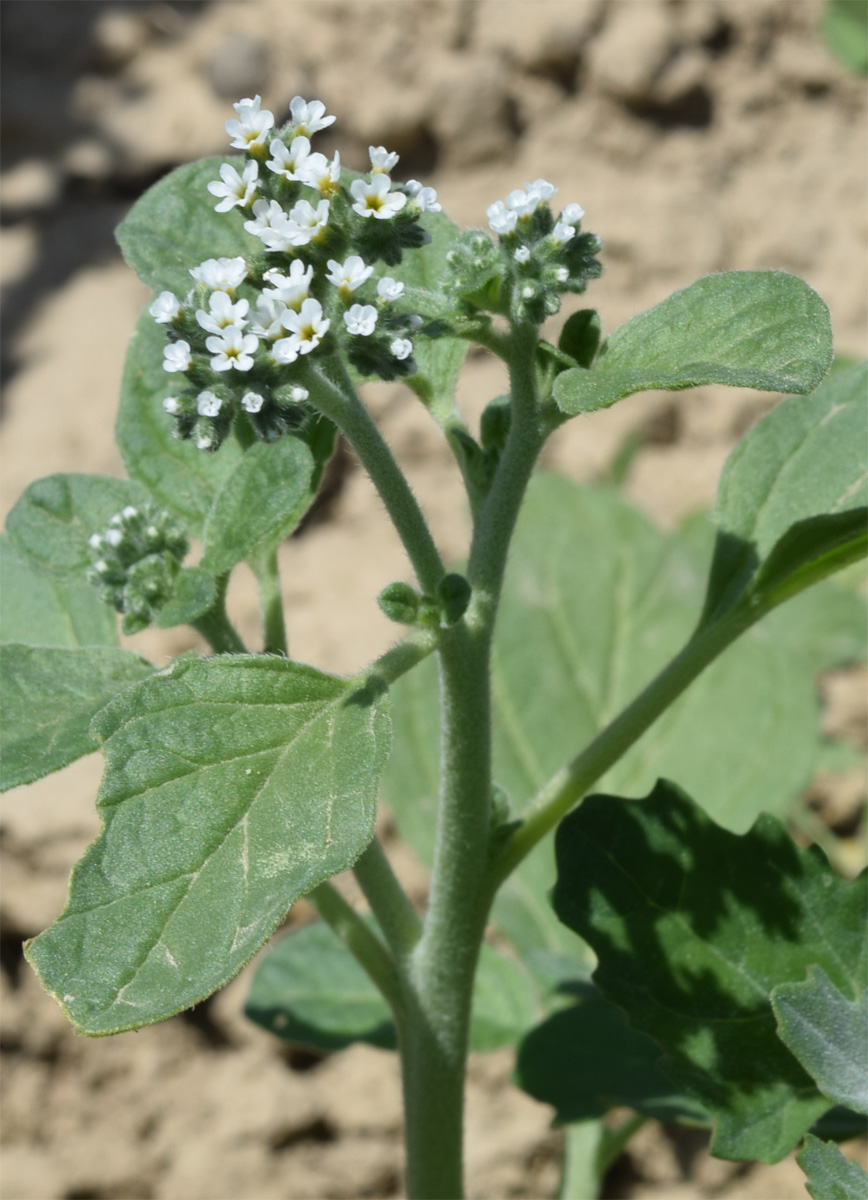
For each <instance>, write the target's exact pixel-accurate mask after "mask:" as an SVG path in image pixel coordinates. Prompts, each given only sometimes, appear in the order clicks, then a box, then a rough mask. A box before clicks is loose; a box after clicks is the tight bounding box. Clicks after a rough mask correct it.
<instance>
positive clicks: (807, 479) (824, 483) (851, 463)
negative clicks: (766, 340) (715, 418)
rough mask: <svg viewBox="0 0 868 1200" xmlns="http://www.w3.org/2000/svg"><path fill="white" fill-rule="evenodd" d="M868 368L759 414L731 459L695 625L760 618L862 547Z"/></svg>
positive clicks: (867, 512)
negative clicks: (738, 615)
mask: <svg viewBox="0 0 868 1200" xmlns="http://www.w3.org/2000/svg"><path fill="white" fill-rule="evenodd" d="M866 445H868V363H862V364H860V365H859V366H856V367H851V368H848V369H846V370H841V371H836V372H834V373H833V374H832V375H830V377H829V378H828V379H827V380H826V382H825V383H823V385H822V386H821V387H819V388H818V389H817V390H816V392H814V393H813V395H811V396H805V397H802V396H791V397H789V398H788V399H786V400H784V401H783V402H782V403H781V404H779V405H778V406H777V407H776V408H774V409H772V411H771V412H770V413H767V414H766V416H764V417H763V418H762V419H761V420H760V421H758V422H757V423H756V425H754V426H753V428H752V429H751V430H749V432H748V433H747V434H746V435H745V436H744V438H742V440H741V442H740V443H739V444H738V446H737V447H736V448H735V450H734V451H733V452H732V454H731V455H730V456H729V459H728V460H727V463H726V466H725V467H724V470H723V475H722V476H721V480H720V486H719V488H718V493H717V501H716V503H715V510H714V521H715V524H716V525H717V528H718V537H717V544H716V546H715V551H714V559H713V562H712V566H711V575H710V578H709V584H708V594H707V597H706V602H705V612H704V615H703V619H704V620H706V621H708V620H712V619H714V618H715V617H718V616H720V615H722V614H723V613H724V612H727V611H729V610H730V609H732V608H733V606H734V605H735V604H737V603H739V602H740V601H743V602H744V603H748V604H750V605H751V607H752V609H754V610H757V609H759V610H760V611H762V610H767V609H769V608H772V607H774V605H776V604H780V603H781V601H782V600H785V599H787V598H788V597H789V596H791V595H793V594H794V593H795V592H798V591H800V590H801V589H802V588H804V587H807V586H808V585H809V584H811V583H814V582H816V580H818V579H822V578H823V577H824V576H825V575H828V574H829V573H831V572H832V571H836V570H838V569H839V568H840V567H841V566H843V565H846V563H848V562H853V561H855V560H856V559H857V558H860V557H862V556H863V555H864V554H865V552H866V547H868V462H866V457H868V456H866Z"/></svg>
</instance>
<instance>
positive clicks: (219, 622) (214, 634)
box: [192, 571, 247, 654]
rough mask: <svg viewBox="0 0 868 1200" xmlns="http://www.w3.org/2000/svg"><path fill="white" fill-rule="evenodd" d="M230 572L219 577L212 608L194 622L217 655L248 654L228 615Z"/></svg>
mask: <svg viewBox="0 0 868 1200" xmlns="http://www.w3.org/2000/svg"><path fill="white" fill-rule="evenodd" d="M228 582H229V572H228V571H227V572H226V574H225V575H220V576H218V579H217V599H216V600H215V601H214V605H213V607H212V608H210V609H209V610H208V612H206V613H203V614H202V616H201V617H199V618H198V620H196V621H193V622H192V624H193V628H194V629H196V630H197V631H198V632H199V633H201V634H202V637H204V638H205V639H206V640H207V641H208V643H209V644H210V646H211V649H212V650H213V651H214V653H215V654H246V653H247V647H246V646H245V645H244V643H243V642H242V640H241V638H240V637H239V636H238V634H237V633H236V631H235V628H234V626H233V625H232V623H231V621H230V620H229V618H228V617H227V615H226V585H227V584H228Z"/></svg>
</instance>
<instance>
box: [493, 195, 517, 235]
mask: <svg viewBox="0 0 868 1200" xmlns="http://www.w3.org/2000/svg"><path fill="white" fill-rule="evenodd" d="M485 212H486V216H487V217H488V227H489V229H490V230H491V231H492V233H497V234H500V236H501V237H503V236H504V234H507V233H512V231H513V230H514V229H515V227H516V225H517V223H518V214H517V213H515V212H513V211H512V210H511V209H508V208H507V207H506V205H505V204H504V203H503V201H502V200H495V202H494V203H493V204H489V206H488V208H487V209H486V210H485Z"/></svg>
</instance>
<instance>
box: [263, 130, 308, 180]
mask: <svg viewBox="0 0 868 1200" xmlns="http://www.w3.org/2000/svg"><path fill="white" fill-rule="evenodd" d="M268 148H269V150H270V151H271V158H270V159H269V160H268V162H267V163H266V164H265V165H266V166H267V167H269V168H270V169H271V170H272V171H273V172H274V173H275V175H282V176H283V178H284V179H287V180H290V181H292V180H293V179H303V178H304V176H303V175H302V173H301V172H302V170H303V168H304V163H305V160H306V159H307V156H308V155H309V154H310V140H309V139H308V138H306V137H294V138H293V139H292V142H291V143H290V145H289V147H288V148H287V146H286V145H285V143H283V142H282V141H281V140H280V138H275V139H274V141H273V142H272V143H271V145H270V146H269V147H268Z"/></svg>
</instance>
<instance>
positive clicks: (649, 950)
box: [553, 781, 868, 1162]
mask: <svg viewBox="0 0 868 1200" xmlns="http://www.w3.org/2000/svg"><path fill="white" fill-rule="evenodd" d="M555 844H556V852H557V864H558V881H557V885H556V887H555V891H554V898H553V899H554V907H555V910H556V912H557V914H558V916H559V917H560V919H561V920H562V921H564V922H565V923H566V924H567V925H569V926H570V928H572V929H574V930H576V932H577V933H579V934H580V935H581V936H582V937H584V938H585V939H586V940H587V941H588V942H589V943H590V944H591V946H592V947H593V949H594V951H595V953H596V954H597V957H598V959H599V966H598V967H597V970H596V971H595V973H594V980H595V982H596V983H597V985H598V986H599V987H600V989H601V991H602V992H603V994H604V995H605V996H606V998H607V999H608V1000H610V1001H611V1002H612V1003H614V1004H617V1005H618V1006H619V1007H620V1008H623V1009H624V1010H625V1012H626V1013H627V1016H628V1019H629V1021H630V1023H631V1025H632V1026H633V1027H634V1028H635V1029H638V1030H640V1031H641V1032H643V1033H645V1034H647V1035H648V1036H649V1037H652V1038H653V1039H654V1041H656V1042H657V1043H658V1044H659V1045H660V1046H662V1047H663V1049H664V1050H665V1051H666V1053H667V1055H668V1058H667V1059H666V1061H665V1062H664V1064H663V1066H664V1070H665V1071H666V1073H667V1074H668V1075H670V1076H671V1078H672V1079H673V1080H674V1081H675V1082H676V1083H677V1084H678V1085H679V1086H681V1087H683V1088H684V1089H685V1090H686V1091H687V1092H689V1093H690V1094H692V1095H693V1096H694V1097H695V1098H696V1099H697V1100H699V1101H700V1103H702V1104H703V1105H704V1106H705V1107H706V1108H707V1109H708V1110H709V1112H711V1113H712V1114H713V1116H714V1121H715V1131H714V1137H713V1141H712V1153H713V1154H715V1155H717V1156H718V1157H720V1158H730V1159H753V1158H757V1159H761V1160H762V1161H765V1162H775V1161H777V1160H778V1159H780V1158H782V1157H783V1155H784V1154H786V1153H787V1152H788V1151H789V1150H790V1149H791V1148H792V1146H793V1145H794V1144H795V1143H796V1142H797V1141H798V1140H799V1139H800V1138H801V1137H802V1136H803V1135H804V1133H805V1131H806V1130H807V1129H809V1128H810V1126H811V1125H812V1124H813V1122H814V1121H815V1120H816V1119H817V1118H818V1117H819V1116H820V1114H821V1113H822V1112H824V1111H825V1110H826V1109H827V1108H829V1107H830V1102H829V1101H828V1100H827V1099H826V1098H825V1097H824V1096H822V1095H820V1093H819V1092H818V1091H817V1089H816V1087H815V1086H814V1084H813V1081H812V1080H811V1079H810V1077H809V1076H808V1075H807V1074H806V1073H805V1071H804V1069H803V1068H802V1067H801V1065H800V1064H799V1063H798V1062H797V1061H796V1059H795V1058H794V1057H793V1055H792V1054H790V1052H789V1051H788V1050H787V1049H786V1048H785V1047H784V1045H783V1043H782V1042H781V1041H780V1039H779V1038H778V1036H777V1032H776V1028H775V1019H774V1013H773V1011H772V1005H771V992H772V989H773V988H774V987H776V986H778V985H780V984H782V983H787V982H791V981H795V980H801V979H803V978H804V974H805V970H806V968H807V967H808V966H809V965H810V964H818V965H820V966H822V967H823V969H824V971H826V972H827V974H828V975H829V978H830V979H832V980H833V981H834V982H835V983H836V985H838V986H840V987H842V988H843V989H845V990H846V991H847V992H849V993H850V994H855V992H856V991H857V989H860V988H861V987H862V978H863V976H864V972H865V966H866V961H865V960H866V945H865V938H864V928H865V917H866V908H868V903H866V901H868V895H866V878H865V876H863V877H862V878H861V879H858V880H854V881H852V882H849V883H847V882H845V881H843V880H841V879H839V878H837V877H836V876H835V874H834V872H833V870H832V868H831V867H830V866H829V864H828V862H827V861H826V860H825V858H824V856H823V855H822V853H821V852H820V851H819V850H818V849H817V848H816V847H811V848H810V849H809V850H802V849H800V848H799V847H797V846H796V845H795V843H794V842H793V841H792V840H791V839H790V837H789V836H788V834H787V833H786V831H785V830H784V829H783V827H782V826H781V825H780V824H779V823H778V822H777V821H776V820H775V819H774V818H773V817H770V816H765V815H764V816H762V817H760V818H759V820H758V821H757V822H756V824H755V825H754V827H753V828H752V829H751V830H750V832H749V833H747V834H745V835H744V836H742V837H737V836H735V835H734V834H731V833H729V832H728V831H726V830H724V829H721V828H720V827H719V826H716V825H714V823H713V822H712V821H711V820H709V818H708V817H707V816H706V815H705V813H704V812H703V811H702V809H700V808H699V806H698V805H696V804H694V803H693V801H692V800H690V799H689V797H688V796H686V795H685V794H684V793H683V792H682V791H681V790H680V789H679V788H677V787H675V786H674V785H673V784H671V783H667V782H665V781H661V782H659V783H658V784H657V786H656V787H655V789H654V791H653V792H652V793H651V795H650V796H648V797H647V798H646V799H645V800H642V801H630V800H624V799H622V798H621V797H618V796H592V797H590V798H588V799H586V800H585V801H584V802H583V804H582V805H581V807H580V808H578V809H577V810H576V811H575V812H573V813H571V814H570V815H569V816H568V817H566V818H565V820H564V821H562V822H561V825H560V826H559V828H558V831H557V836H556V842H555Z"/></svg>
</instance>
